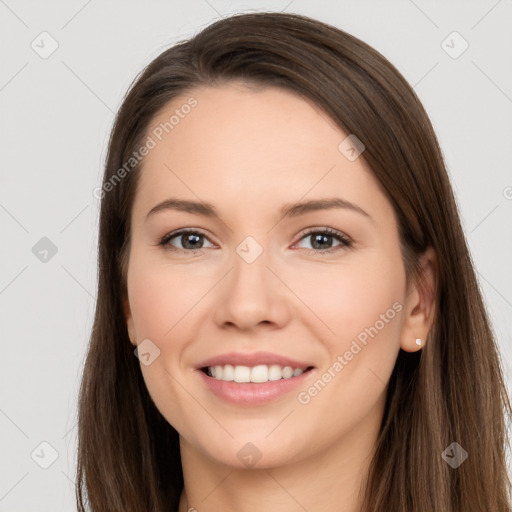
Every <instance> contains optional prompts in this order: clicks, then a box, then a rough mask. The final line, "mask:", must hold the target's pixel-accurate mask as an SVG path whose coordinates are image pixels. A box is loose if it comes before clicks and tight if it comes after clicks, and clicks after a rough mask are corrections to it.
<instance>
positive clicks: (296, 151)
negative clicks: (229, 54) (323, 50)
mask: <svg viewBox="0 0 512 512" xmlns="http://www.w3.org/2000/svg"><path fill="white" fill-rule="evenodd" d="M190 105H194V106H193V107H191V106H190ZM147 135H148V136H149V137H151V138H152V139H153V142H154V148H153V149H151V151H150V152H149V154H148V155H147V156H146V157H144V159H143V161H142V169H141V176H140V182H139V186H138V191H137V196H136V201H135V203H136V204H135V205H134V211H135V210H137V211H139V210H140V211H139V213H142V211H144V212H147V211H148V210H149V209H150V208H151V207H152V206H153V205H154V204H155V203H156V202H158V201H162V200H164V199H165V198H166V196H167V195H172V196H179V197H183V198H193V199H194V200H205V201H208V202H211V203H215V204H217V205H218V207H219V210H222V208H223V207H225V208H227V206H228V205H229V206H232V207H233V208H239V209H240V212H242V211H245V210H248V209H251V208H252V209H253V210H254V208H255V207H256V208H259V207H260V206H261V204H262V203H265V205H266V206H268V207H271V206H272V205H274V204H275V206H276V208H277V207H279V206H281V205H282V204H283V203H285V202H295V201H298V200H299V199H301V198H302V197H304V196H306V195H307V196H308V198H314V197H313V196H319V197H320V196H321V197H325V196H326V195H330V196H333V195H342V196H343V197H346V196H350V200H352V201H360V202H363V203H366V204H371V203H373V208H374V209H375V207H378V206H379V202H378V200H377V199H380V201H381V203H382V204H381V205H380V206H381V207H383V208H385V207H386V206H389V205H386V204H385V203H386V200H385V198H384V197H383V196H382V194H381V197H380V198H376V197H375V194H379V190H378V186H377V184H376V182H375V179H374V178H373V176H372V173H371V171H370V169H369V168H368V166H367V164H366V163H365V161H364V160H363V159H362V158H358V159H356V160H355V161H350V160H348V159H347V158H346V157H345V156H344V155H343V154H342V153H341V152H340V150H339V145H340V143H341V142H342V141H343V140H344V139H345V138H346V137H347V134H346V133H344V132H343V131H342V130H341V129H340V128H339V127H338V126H336V125H335V123H334V122H333V121H332V119H331V118H329V116H328V115H327V114H325V113H324V112H323V111H321V110H320V109H319V108H318V107H316V105H314V104H312V103H311V102H310V101H307V100H305V99H303V98H301V97H300V96H298V95H297V94H295V93H293V92H288V91H285V90H283V89H279V88H274V87H265V88H257V89H255V88H252V87H251V88H249V87H247V86H245V85H243V84H238V83H229V84H224V85H222V86H218V87H208V88H203V89H196V90H193V91H191V92H190V93H188V94H183V95H181V96H179V97H176V98H175V99H174V100H173V101H172V102H170V103H169V104H168V105H167V106H166V107H165V108H164V109H162V110H161V111H160V112H159V113H158V114H157V116H156V117H155V118H154V119H153V120H152V122H151V123H150V126H149V129H148V131H147ZM337 192H339V194H337ZM346 198H347V199H348V197H346Z"/></svg>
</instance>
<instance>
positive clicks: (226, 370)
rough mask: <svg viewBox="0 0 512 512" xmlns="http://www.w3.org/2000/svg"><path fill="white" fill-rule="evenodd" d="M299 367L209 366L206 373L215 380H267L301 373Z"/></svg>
mask: <svg viewBox="0 0 512 512" xmlns="http://www.w3.org/2000/svg"><path fill="white" fill-rule="evenodd" d="M303 371H304V370H302V369H301V368H292V367H291V366H285V367H282V366H279V365H278V364H273V365H270V366H267V365H266V364H260V365H258V366H253V367H252V368H251V367H249V366H232V365H230V364H226V365H224V366H220V365H218V366H209V367H208V375H210V377H214V378H216V379H217V380H225V381H228V382H229V381H233V380H234V381H235V382H267V381H269V380H279V379H289V378H290V377H296V376H297V375H300V374H301V373H303Z"/></svg>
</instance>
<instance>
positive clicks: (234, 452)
mask: <svg viewBox="0 0 512 512" xmlns="http://www.w3.org/2000/svg"><path fill="white" fill-rule="evenodd" d="M99 194H100V197H101V199H102V203H101V219H100V236H99V276H98V278H99V284H98V286H99V290H98V301H97V309H96V316H95V321H94V326H93V332H92V336H91V341H90V346H89V351H88V355H87V360H86V364H85V370H84V375H83V382H82V387H81V396H80V404H79V453H78V478H77V482H78V485H77V500H78V505H79V509H80V510H86V507H85V493H86V494H87V499H88V501H89V507H90V510H94V511H99V510H123V511H148V510H154V511H169V510H179V512H184V511H188V510H198V511H199V512H203V511H216V510H238V511H242V510H243V511H255V510H280V511H288V510H301V509H302V510H308V511H314V510H337V511H344V512H355V511H361V510H364V511H375V512H377V511H391V510H393V511H403V512H405V511H408V512H410V511H422V512H427V511H434V510H435V511H436V512H439V511H446V512H448V511H454V512H462V511H465V512H468V511H483V510H486V511H505V510H509V504H508V492H509V481H508V477H507V472H506V465H505V455H504V451H505V446H506V445H505V442H506V436H505V414H509V413H510V405H509V402H508V397H507V395H506V391H505V387H504V383H503V379H502V373H501V369H500V365H499V357H498V353H497V348H496V344H495V340H494V338H493V333H492V331H491V327H490V324H489V319H488V316H487V313H486V311H485V308H484V305H483V302H482V298H481V294H480V291H479V289H478V286H477V281H476V278H475V271H474V268H473V265H472V262H471V259H470V255H469V253H468V249H467V246H466V242H465V239H464V235H463V231H462V228H461V224H460V220H459V215H458V212H457V208H456V203H455V200H454V197H453V193H452V188H451V185H450V182H449V179H448V176H447V172H446V169H445V165H444V162H443V158H442V155H441V151H440V149H439V146H438V143H437V140H436V137H435V134H434V132H433V130H432V127H431V124H430V122H429V119H428V117H427V114H426V113H425V111H424V109H423V108H422V106H421V104H420V102H419V100H418V99H417V97H416V95H415V94H414V92H413V91H412V89H411V87H410V86H409V85H408V84H407V83H406V81H405V80H404V78H403V77H402V76H401V75H400V73H399V72H398V71H397V70H396V69H395V68H394V67H393V66H392V65H391V64H390V63H389V62H388V61H387V60H386V59H385V58H384V57H383V56H382V55H380V54H379V53H378V52H376V51H375V50H374V49H372V48H370V47H369V46H368V45H366V44H365V43H363V42H361V41H359V40H358V39H356V38H354V37H352V36H350V35H349V34H346V33H345V32H343V31H341V30H338V29H336V28H334V27H331V26H329V25H326V24H323V23H320V22H318V21H315V20H312V19H310V18H307V17H303V16H299V15H292V14H281V13H259V14H244V15H237V16H233V17H230V18H226V19H223V20H221V21H218V22H216V23H214V24H212V25H210V26H209V27H207V28H206V29H205V30H203V31H202V32H200V33H199V34H198V35H196V36H195V37H194V38H192V39H190V40H189V41H185V42H182V43H180V44H177V45H176V46H174V47H172V48H170V49H169V50H167V51H165V52H164V53H162V54H161V55H160V56H159V57H157V58H156V59H155V60H154V61H153V62H151V63H150V64H149V66H148V67H147V68H146V69H145V70H144V72H143V73H142V74H141V75H140V76H139V77H138V78H137V80H136V81H135V83H134V84H133V85H132V87H131V89H130V91H129V93H128V95H127V96H126V98H125V100H124V102H123V104H122V106H121V108H120V110H119V113H118V115H117V118H116V122H115V126H114V129H113V132H112V135H111V138H110V144H109V151H108V157H107V164H106V170H105V175H104V181H103V186H102V188H101V190H100V191H99Z"/></svg>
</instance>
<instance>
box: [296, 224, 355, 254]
mask: <svg viewBox="0 0 512 512" xmlns="http://www.w3.org/2000/svg"><path fill="white" fill-rule="evenodd" d="M308 239H309V240H310V244H311V246H312V249H311V251H312V252H320V253H322V252H330V251H331V250H336V248H337V247H339V246H344V247H350V245H351V243H352V242H351V241H350V240H349V239H348V238H347V237H346V236H345V235H343V234H342V233H340V232H338V231H334V230H331V229H323V230H317V231H309V232H308V233H306V234H305V235H303V237H302V238H301V240H300V242H299V244H300V243H301V242H304V241H306V240H308ZM335 240H337V241H338V242H339V243H338V244H337V245H334V246H333V242H334V241H335ZM306 249H307V248H306Z"/></svg>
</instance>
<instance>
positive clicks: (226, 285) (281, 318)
mask: <svg viewBox="0 0 512 512" xmlns="http://www.w3.org/2000/svg"><path fill="white" fill-rule="evenodd" d="M269 263H270V262H269V258H267V252H266V251H265V250H264V251H263V252H262V254H261V255H260V256H259V257H258V258H256V259H255V260H254V261H252V262H251V261H250V259H249V260H246V259H244V257H243V254H242V256H240V255H239V254H238V253H237V254H235V255H234V258H233V259H232V268H231V270H230V272H228V274H227V275H226V276H225V277H224V278H223V279H222V281H221V282H220V283H219V285H218V290H217V297H216V299H215V311H214V315H213V318H214V321H215V322H216V324H217V325H218V326H219V327H221V328H223V329H226V328H237V329H240V330H243V331H252V330H255V329H259V328H261V327H262V326H264V327H265V328H267V329H276V328H282V327H284V326H285V325H286V324H287V323H288V322H289V321H290V318H291V307H292V306H291V303H290V297H289V296H288V295H287V288H286V286H285V285H284V284H283V283H282V282H281V281H280V280H279V279H278V277H276V274H275V271H273V270H272V269H271V268H269Z"/></svg>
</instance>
